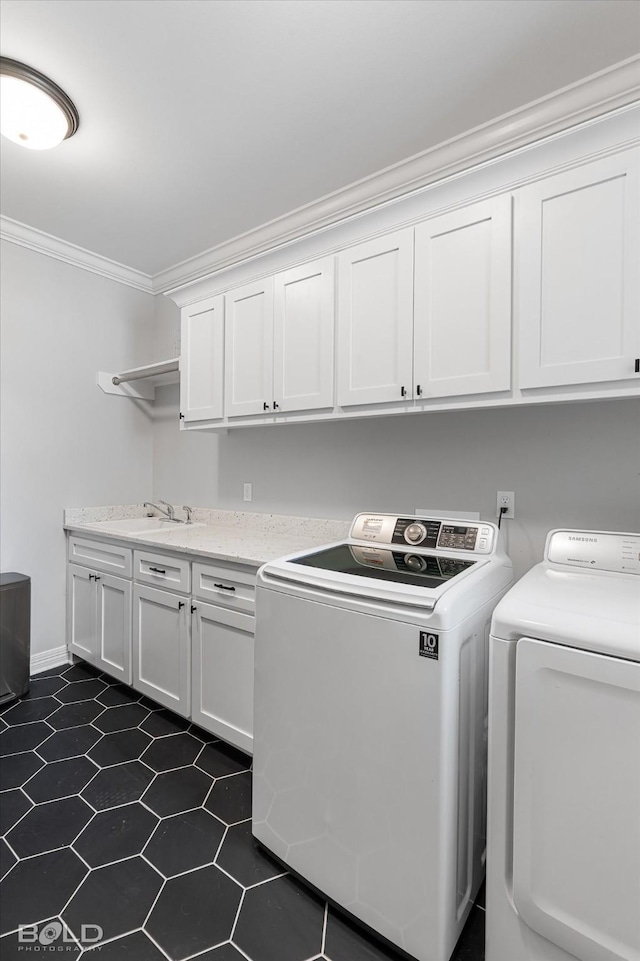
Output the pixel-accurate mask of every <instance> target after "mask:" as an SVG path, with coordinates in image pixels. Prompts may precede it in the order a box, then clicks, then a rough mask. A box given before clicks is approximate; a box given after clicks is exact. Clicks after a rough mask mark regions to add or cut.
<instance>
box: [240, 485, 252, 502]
mask: <svg viewBox="0 0 640 961" xmlns="http://www.w3.org/2000/svg"><path fill="white" fill-rule="evenodd" d="M242 499H243V500H244V501H250V500H253V484H243V485H242Z"/></svg>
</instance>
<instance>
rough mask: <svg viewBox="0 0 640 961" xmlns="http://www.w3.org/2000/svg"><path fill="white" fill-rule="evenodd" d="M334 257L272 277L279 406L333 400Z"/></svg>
mask: <svg viewBox="0 0 640 961" xmlns="http://www.w3.org/2000/svg"><path fill="white" fill-rule="evenodd" d="M333 275H334V262H333V258H332V257H328V258H327V259H325V260H318V261H315V262H314V263H309V264H303V265H302V266H300V267H294V268H293V269H292V270H287V271H284V272H283V273H281V274H278V275H277V276H276V278H275V286H274V324H273V331H274V342H273V387H274V399H275V402H276V403H277V405H278V408H277V409H279V410H282V411H288V410H314V409H316V408H318V407H332V406H333V351H334V346H333V328H334V320H335V304H334V282H333Z"/></svg>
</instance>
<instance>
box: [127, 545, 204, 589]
mask: <svg viewBox="0 0 640 961" xmlns="http://www.w3.org/2000/svg"><path fill="white" fill-rule="evenodd" d="M133 571H134V574H133V576H134V577H135V579H136V580H137V581H140V582H142V583H143V584H151V585H152V586H153V587H160V588H164V589H165V590H168V591H179V592H180V593H181V594H188V593H189V591H190V590H191V571H190V563H189V561H187V560H182V559H181V558H178V557H167V556H166V555H165V554H155V553H153V552H152V551H134V552H133Z"/></svg>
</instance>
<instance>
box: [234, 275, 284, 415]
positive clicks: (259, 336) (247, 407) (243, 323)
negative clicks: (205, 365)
mask: <svg viewBox="0 0 640 961" xmlns="http://www.w3.org/2000/svg"><path fill="white" fill-rule="evenodd" d="M225 302H226V303H225V308H226V309H225V414H226V416H227V417H246V416H247V415H250V414H262V413H264V412H265V411H267V410H269V411H270V410H271V407H272V404H273V277H268V278H267V279H266V280H260V281H257V282H255V283H252V284H247V285H246V286H244V287H238V288H237V289H236V290H232V291H231V292H230V293H228V294H226V295H225Z"/></svg>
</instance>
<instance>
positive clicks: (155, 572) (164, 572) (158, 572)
mask: <svg viewBox="0 0 640 961" xmlns="http://www.w3.org/2000/svg"><path fill="white" fill-rule="evenodd" d="M149 570H150V571H153V573H154V574H166V573H167V572H166V571H163V570H162V568H161V567H150V568H149Z"/></svg>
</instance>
